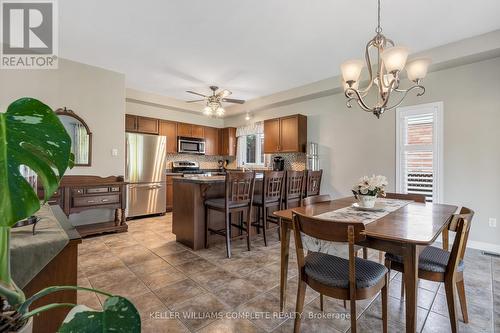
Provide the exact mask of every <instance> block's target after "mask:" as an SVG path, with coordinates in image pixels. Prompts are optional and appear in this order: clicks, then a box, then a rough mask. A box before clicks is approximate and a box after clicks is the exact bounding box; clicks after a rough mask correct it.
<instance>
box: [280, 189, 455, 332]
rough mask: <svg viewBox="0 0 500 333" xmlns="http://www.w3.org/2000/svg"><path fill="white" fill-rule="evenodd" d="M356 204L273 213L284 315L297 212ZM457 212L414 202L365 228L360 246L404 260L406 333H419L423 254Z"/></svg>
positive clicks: (351, 200) (339, 203)
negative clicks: (278, 239)
mask: <svg viewBox="0 0 500 333" xmlns="http://www.w3.org/2000/svg"><path fill="white" fill-rule="evenodd" d="M354 202H356V199H355V198H354V197H348V198H342V199H337V200H332V201H327V202H321V203H316V204H312V205H309V206H303V207H296V208H290V209H286V210H280V211H275V212H274V213H273V214H274V215H275V216H276V217H278V218H279V219H280V220H281V230H280V233H281V268H280V271H281V275H280V311H283V309H284V308H285V302H286V288H287V279H288V276H287V273H288V259H289V251H290V230H291V228H292V223H291V221H292V217H293V212H294V211H296V212H298V213H300V214H304V215H307V216H311V217H312V216H317V215H319V214H322V213H326V212H331V211H334V210H337V209H341V208H344V207H347V206H350V205H352V204H353V203H354ZM457 208H458V207H456V206H452V205H444V204H432V203H425V204H424V203H416V202H411V203H409V204H408V205H406V206H403V207H402V208H399V209H397V210H395V211H393V212H391V213H389V214H387V215H385V216H383V217H382V218H380V219H378V220H375V221H373V222H371V223H368V224H366V225H365V234H366V239H365V240H364V241H363V242H362V243H360V244H359V245H361V246H366V247H368V248H371V249H376V250H380V251H384V252H391V253H393V254H395V255H400V256H402V257H403V262H404V283H405V292H406V304H405V309H406V332H411V333H415V332H416V330H417V291H418V257H419V254H420V252H421V251H422V250H423V249H424V248H425V247H426V246H429V245H431V244H432V243H433V242H434V241H435V240H436V238H437V237H438V236H439V234H441V233H442V232H443V230H445V228H446V226H447V225H448V222H449V220H450V218H451V216H452V215H453V214H454V213H455V212H456V211H457Z"/></svg>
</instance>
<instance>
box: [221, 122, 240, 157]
mask: <svg viewBox="0 0 500 333" xmlns="http://www.w3.org/2000/svg"><path fill="white" fill-rule="evenodd" d="M219 154H220V155H222V156H236V127H226V128H221V129H219Z"/></svg>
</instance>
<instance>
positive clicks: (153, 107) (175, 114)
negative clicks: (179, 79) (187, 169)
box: [126, 89, 224, 127]
mask: <svg viewBox="0 0 500 333" xmlns="http://www.w3.org/2000/svg"><path fill="white" fill-rule="evenodd" d="M126 95H127V100H126V110H127V114H134V115H140V116H146V117H153V118H158V119H164V120H172V121H179V122H185V123H190V124H196V125H204V126H213V127H223V125H224V120H223V119H221V118H209V117H207V116H204V115H203V114H202V113H201V112H200V110H201V109H202V108H203V104H200V103H186V102H185V101H181V100H178V99H173V98H169V97H165V96H161V95H157V94H152V93H147V92H143V91H138V90H135V89H127V92H126ZM186 95H187V94H186ZM188 98H190V97H188Z"/></svg>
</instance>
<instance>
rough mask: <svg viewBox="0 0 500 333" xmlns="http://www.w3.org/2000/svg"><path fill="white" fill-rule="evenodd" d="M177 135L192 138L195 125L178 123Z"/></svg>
mask: <svg viewBox="0 0 500 333" xmlns="http://www.w3.org/2000/svg"><path fill="white" fill-rule="evenodd" d="M177 135H178V136H185V137H188V138H190V137H191V136H192V135H193V125H191V124H185V123H177Z"/></svg>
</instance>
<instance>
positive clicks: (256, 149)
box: [239, 134, 265, 168]
mask: <svg viewBox="0 0 500 333" xmlns="http://www.w3.org/2000/svg"><path fill="white" fill-rule="evenodd" d="M248 135H257V136H259V135H262V134H248ZM246 136H247V135H243V136H240V137H246ZM246 146H247V142H246V140H245V141H243V142H242V145H241V148H242V154H243V155H242V157H244V156H245V152H246ZM255 154H256V157H257V156H260V155H261V154H262V149H261V146H260V144H257V145H256V147H255ZM241 162H242V164H241V165H239V167H250V168H252V167H263V166H264V164H265V163H264V160H262V161H261V162H262V163H247V162H245V161H243V160H242V161H241Z"/></svg>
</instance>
